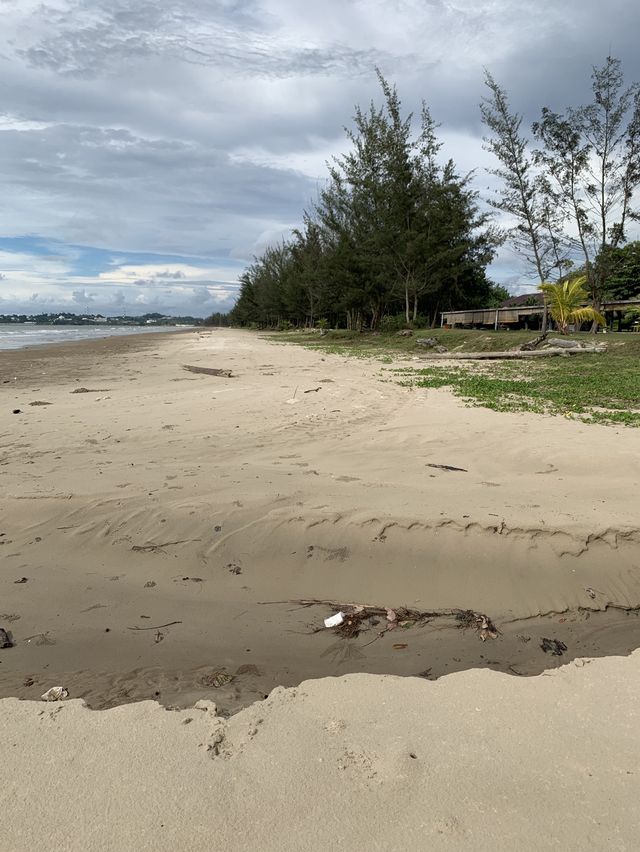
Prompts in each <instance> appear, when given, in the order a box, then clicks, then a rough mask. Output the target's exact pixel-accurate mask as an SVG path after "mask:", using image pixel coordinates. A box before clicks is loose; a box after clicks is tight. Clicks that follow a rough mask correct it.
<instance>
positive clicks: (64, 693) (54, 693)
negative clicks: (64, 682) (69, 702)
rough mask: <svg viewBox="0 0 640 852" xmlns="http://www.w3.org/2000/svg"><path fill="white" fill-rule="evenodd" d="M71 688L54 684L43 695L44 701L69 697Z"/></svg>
mask: <svg viewBox="0 0 640 852" xmlns="http://www.w3.org/2000/svg"><path fill="white" fill-rule="evenodd" d="M68 696H69V690H68V689H65V688H64V686H52V687H51V689H48V690H47V691H46V692H45V693H44V695H42V696H41V698H42V700H43V701H62V699H63V698H68Z"/></svg>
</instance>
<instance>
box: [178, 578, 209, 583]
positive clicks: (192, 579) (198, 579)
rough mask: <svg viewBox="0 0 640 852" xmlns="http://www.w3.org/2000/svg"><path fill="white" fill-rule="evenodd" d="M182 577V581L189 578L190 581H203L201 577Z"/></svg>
mask: <svg viewBox="0 0 640 852" xmlns="http://www.w3.org/2000/svg"><path fill="white" fill-rule="evenodd" d="M182 579H183V581H184V582H186V581H187V580H190V581H191V582H192V583H204V580H203V579H202V577H183V578H182Z"/></svg>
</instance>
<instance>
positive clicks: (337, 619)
mask: <svg viewBox="0 0 640 852" xmlns="http://www.w3.org/2000/svg"><path fill="white" fill-rule="evenodd" d="M343 621H344V613H343V612H336V614H335V615H332V616H330V617H329V618H325V620H324V626H325V627H338V625H340V624H342V622H343Z"/></svg>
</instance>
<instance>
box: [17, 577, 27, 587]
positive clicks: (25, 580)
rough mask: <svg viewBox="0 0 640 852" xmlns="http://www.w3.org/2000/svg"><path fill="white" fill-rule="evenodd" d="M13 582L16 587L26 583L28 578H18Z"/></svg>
mask: <svg viewBox="0 0 640 852" xmlns="http://www.w3.org/2000/svg"><path fill="white" fill-rule="evenodd" d="M13 582H14V583H16V585H20V584H22V583H28V582H29V578H28V577H20V579H19V580H14V581H13Z"/></svg>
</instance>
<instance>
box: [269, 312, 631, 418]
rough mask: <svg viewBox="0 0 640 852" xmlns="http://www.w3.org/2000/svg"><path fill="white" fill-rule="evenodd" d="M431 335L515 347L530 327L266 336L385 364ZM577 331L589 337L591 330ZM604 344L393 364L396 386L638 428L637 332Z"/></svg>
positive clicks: (456, 345)
mask: <svg viewBox="0 0 640 852" xmlns="http://www.w3.org/2000/svg"><path fill="white" fill-rule="evenodd" d="M426 336H429V337H435V338H437V339H438V340H439V341H440V342H442V343H443V344H444V345H445V346H447V348H448V349H449V351H451V352H483V351H484V352H486V351H504V350H507V349H514V348H516V347H518V346H519V345H520V344H521V343H523V342H524V341H526V340H530V339H531V338H532V337H534V336H535V332H530V331H511V332H488V331H462V330H461V331H457V330H451V331H443V330H440V329H438V330H436V331H433V332H432V331H430V330H427V331H424V332H416V333H415V335H414V337H409V338H403V337H397V336H396V335H394V334H381V335H371V334H358V333H356V332H345V331H334V332H329V333H328V334H327V335H325V336H323V337H319V336H318V335H317V334H313V333H311V334H309V333H304V332H288V333H284V334H277V335H273V336H271V339H273V340H277V341H278V342H284V341H287V342H291V343H299V344H303V345H305V346H309V347H311V348H313V349H318V350H322V351H325V352H332V353H336V354H342V355H346V356H349V357H357V358H375V359H377V360H379V361H382V362H383V363H387V364H389V363H391V364H393V362H394V361H398V360H403V359H406V358H407V357H412V356H414V355H424V353H423V350H421V349H420V347H419V346H416V343H415V338H416V337H426ZM573 336H574V337H579V338H584V339H593V338H592V337H591V336H590V335H589V334H586V333H585V334H580V335H573ZM598 342H606V343H607V344H608V350H607V352H605V353H602V354H598V355H578V356H570V357H566V358H550V359H548V360H547V359H539V360H536V359H531V360H528V361H503V362H499V361H498V362H486V361H478V362H464V365H460V366H458V365H455V366H451V364H442V365H441V364H440V363H439V362H431V364H429V363H428V361H427V359H426V358H425V360H424V363H425V366H424V367H421V366H418V365H416V366H415V367H414V366H411V367H403V368H397V369H392V370H391V372H392V374H393V376H394V379H395V380H396V381H398V382H399V383H400V384H402V385H405V386H409V387H415V388H450V389H451V390H452V391H453V393H454V394H456V396H459V397H461V398H462V399H464V400H465V401H466V402H467V403H468V404H470V405H478V406H483V407H485V408H490V409H493V410H494V411H532V412H537V413H540V414H542V413H545V414H555V415H563V416H566V417H572V418H577V419H580V420H583V421H585V422H589V423H601V424H606V425H625V426H635V427H639V426H640V335H636V334H630V333H626V334H625V333H623V334H615V333H614V334H608V335H606V336H598Z"/></svg>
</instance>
